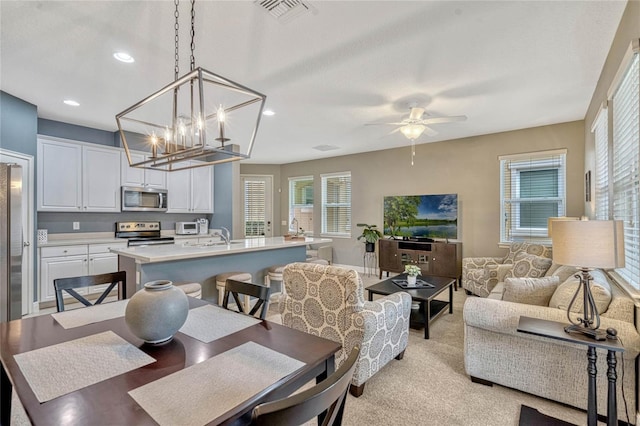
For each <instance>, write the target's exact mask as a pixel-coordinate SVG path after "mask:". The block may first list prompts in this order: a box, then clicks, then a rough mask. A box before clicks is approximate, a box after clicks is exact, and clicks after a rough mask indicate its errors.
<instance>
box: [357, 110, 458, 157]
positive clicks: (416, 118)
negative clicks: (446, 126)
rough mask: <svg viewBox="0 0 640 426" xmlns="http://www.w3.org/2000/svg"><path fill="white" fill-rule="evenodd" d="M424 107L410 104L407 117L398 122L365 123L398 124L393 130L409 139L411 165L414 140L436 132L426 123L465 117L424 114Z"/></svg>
mask: <svg viewBox="0 0 640 426" xmlns="http://www.w3.org/2000/svg"><path fill="white" fill-rule="evenodd" d="M424 111H425V110H424V108H419V107H416V106H415V104H412V105H411V106H410V110H409V117H408V118H405V119H404V120H402V121H401V122H398V123H367V124H368V125H376V124H387V125H393V126H400V127H398V128H397V129H396V130H394V132H397V131H398V130H399V131H400V133H402V134H403V135H404V136H405V137H406V138H407V139H409V140H410V141H411V165H412V166H413V160H414V157H415V156H416V145H415V140H416V139H418V138H419V137H420V136H422V134H423V133H425V132H426V133H427V134H428V135H429V136H434V135H436V134H438V132H436V131H435V130H433V129H432V128H431V127H429V126H428V124H440V123H451V122H454V121H464V120H466V119H467V116H466V115H455V116H441V117H440V116H439V117H434V116H426V117H424V118H423V115H424Z"/></svg>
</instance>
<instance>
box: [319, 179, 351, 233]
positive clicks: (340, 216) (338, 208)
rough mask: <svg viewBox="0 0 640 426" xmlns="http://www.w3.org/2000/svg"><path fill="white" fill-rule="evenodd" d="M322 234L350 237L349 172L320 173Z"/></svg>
mask: <svg viewBox="0 0 640 426" xmlns="http://www.w3.org/2000/svg"><path fill="white" fill-rule="evenodd" d="M322 234H323V235H327V236H343V237H351V172H345V173H335V174H327V175H322Z"/></svg>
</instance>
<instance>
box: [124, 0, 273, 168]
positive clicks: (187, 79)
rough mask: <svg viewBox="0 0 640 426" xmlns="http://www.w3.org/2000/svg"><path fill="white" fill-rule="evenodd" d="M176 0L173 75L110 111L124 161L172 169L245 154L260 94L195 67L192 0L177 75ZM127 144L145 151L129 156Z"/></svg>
mask: <svg viewBox="0 0 640 426" xmlns="http://www.w3.org/2000/svg"><path fill="white" fill-rule="evenodd" d="M178 4H179V0H175V68H174V74H175V81H173V82H172V83H170V84H168V85H167V86H165V87H163V88H162V89H160V90H158V91H157V92H155V93H153V94H151V95H149V96H147V97H146V98H144V99H143V100H141V101H139V102H137V103H136V104H134V105H133V106H131V107H129V108H127V109H126V110H124V111H122V112H121V113H119V114H117V115H116V122H117V124H118V131H119V134H120V138H121V140H122V144H123V147H124V149H125V152H126V154H127V158H128V160H129V165H130V166H131V167H138V168H144V169H153V170H164V171H177V170H184V169H190V168H193V167H202V166H209V165H214V164H220V163H227V162H231V161H239V160H243V159H246V158H250V156H251V151H252V149H253V145H254V142H255V138H256V134H257V131H258V127H259V125H260V118H261V116H262V111H263V109H264V104H265V101H266V96H265V95H263V94H261V93H258V92H256V91H255V90H252V89H249V88H248V87H245V86H243V85H241V84H238V83H235V82H233V81H231V80H229V79H227V78H224V77H222V76H220V75H217V74H215V73H213V72H211V71H207V70H205V69H203V68H201V67H198V68H196V67H195V58H194V54H193V53H194V49H195V43H194V34H195V31H194V20H195V10H194V5H195V0H191V57H190V62H191V64H190V65H191V69H190V72H189V73H187V74H185V75H183V76H182V77H179V66H178V29H179V25H178V15H179V12H178ZM212 135H213V136H212ZM131 150H138V151H144V152H146V153H147V155H146V156H145V159H144V160H142V161H137V162H133V161H132V156H131ZM190 160H199V161H198V162H197V163H194V162H191V161H190Z"/></svg>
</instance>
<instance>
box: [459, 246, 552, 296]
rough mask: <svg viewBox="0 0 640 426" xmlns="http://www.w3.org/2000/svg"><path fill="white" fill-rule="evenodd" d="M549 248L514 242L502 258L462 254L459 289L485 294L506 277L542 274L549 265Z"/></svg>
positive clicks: (468, 292)
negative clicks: (465, 255)
mask: <svg viewBox="0 0 640 426" xmlns="http://www.w3.org/2000/svg"><path fill="white" fill-rule="evenodd" d="M550 259H551V247H550V246H545V245H542V244H534V243H529V242H515V243H512V244H511V245H510V246H509V251H508V252H507V255H506V256H504V257H465V258H463V259H462V288H464V289H465V290H466V292H467V294H475V295H476V296H480V297H487V296H489V294H490V293H491V290H493V288H494V287H495V286H496V285H497V284H498V283H499V282H502V281H503V280H504V278H505V277H509V276H515V277H523V276H527V277H531V278H537V277H540V276H544V275H545V273H546V271H547V270H548V269H549V268H550V266H551V260H550Z"/></svg>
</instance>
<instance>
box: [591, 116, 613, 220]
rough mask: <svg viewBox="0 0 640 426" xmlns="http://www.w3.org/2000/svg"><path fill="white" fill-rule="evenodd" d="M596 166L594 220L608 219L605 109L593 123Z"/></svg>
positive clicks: (607, 155) (607, 142) (607, 118)
mask: <svg viewBox="0 0 640 426" xmlns="http://www.w3.org/2000/svg"><path fill="white" fill-rule="evenodd" d="M592 132H593V136H594V139H595V156H596V159H595V160H596V164H595V170H594V179H593V186H594V193H595V209H596V219H598V220H608V219H609V117H608V112H607V108H603V109H601V110H600V113H599V114H598V116H597V117H596V119H595V121H594V122H593V126H592Z"/></svg>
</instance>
